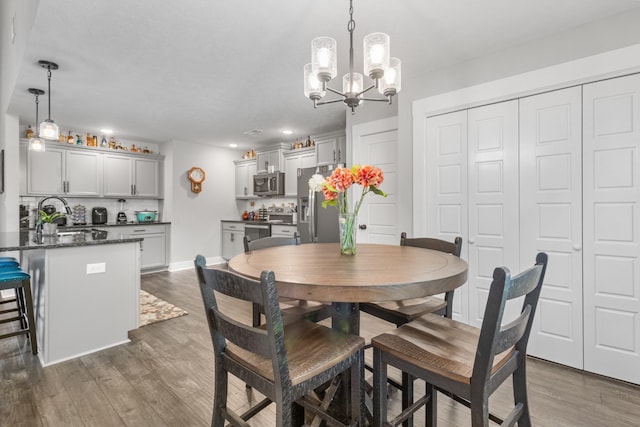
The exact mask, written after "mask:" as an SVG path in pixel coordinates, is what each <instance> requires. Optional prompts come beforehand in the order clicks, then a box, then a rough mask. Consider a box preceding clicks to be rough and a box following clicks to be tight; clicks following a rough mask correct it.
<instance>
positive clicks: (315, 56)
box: [304, 0, 401, 114]
mask: <svg viewBox="0 0 640 427" xmlns="http://www.w3.org/2000/svg"><path fill="white" fill-rule="evenodd" d="M355 28H356V22H355V21H354V20H353V0H350V1H349V22H348V24H347V30H348V31H349V72H348V73H347V74H345V75H344V76H343V78H342V91H338V90H335V89H332V88H330V87H328V86H327V83H329V81H330V80H332V79H333V78H334V77H336V75H337V74H338V66H337V59H336V47H337V43H336V41H335V40H334V39H333V38H331V37H317V38H315V39H313V40H312V41H311V63H309V64H307V65H305V66H304V95H305V96H306V97H307V98H309V99H310V100H311V101H313V106H314V108H315V107H317V106H318V105H324V104H332V103H334V102H341V101H342V102H343V103H344V104H345V105H346V106H347V107H348V108H349V109H351V114H355V108H356V107H357V106H358V105H360V104H361V103H362V101H383V102H387V103H389V104H391V100H392V99H393V96H394V95H395V94H396V93H398V92H400V88H401V81H400V78H401V64H400V60H399V59H398V58H392V57H390V56H389V46H390V42H389V36H388V35H386V34H385V33H371V34H368V35H367V36H365V38H364V43H363V47H364V51H363V56H364V74H366V75H367V76H369V78H370V79H371V80H373V84H371V85H370V86H368V87H365V82H364V76H363V75H362V74H360V73H355V72H354V71H353V31H354V30H355ZM374 88H375V89H378V92H380V94H381V95H382V96H384V98H365V97H364V94H365V93H366V92H368V91H370V90H371V89H374ZM327 91H329V92H332V93H334V94H336V95H338V96H339V98H338V99H333V100H329V101H320V99H322V98H323V97H324V96H325V94H326V92H327Z"/></svg>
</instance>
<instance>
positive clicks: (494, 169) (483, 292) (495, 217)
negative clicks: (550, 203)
mask: <svg viewBox="0 0 640 427" xmlns="http://www.w3.org/2000/svg"><path fill="white" fill-rule="evenodd" d="M468 126H469V128H468V137H469V144H468V150H469V177H468V186H469V258H468V259H469V283H468V286H469V323H470V324H472V325H476V326H480V324H481V323H482V318H483V316H484V309H485V306H486V302H487V297H488V294H489V286H490V285H491V281H492V278H493V270H494V269H495V268H496V267H500V266H506V267H508V268H509V269H510V270H511V272H512V273H513V274H516V273H517V272H518V271H519V258H518V232H519V229H520V223H519V217H518V101H517V100H513V101H506V102H501V103H498V104H492V105H487V106H484V107H478V108H472V109H470V110H469V111H468ZM518 313H519V309H517V307H516V304H510V305H508V306H507V311H506V313H505V319H507V320H508V319H513V318H515V317H516V316H517V314H518Z"/></svg>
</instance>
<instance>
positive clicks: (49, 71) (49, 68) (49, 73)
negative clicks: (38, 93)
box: [36, 65, 51, 121]
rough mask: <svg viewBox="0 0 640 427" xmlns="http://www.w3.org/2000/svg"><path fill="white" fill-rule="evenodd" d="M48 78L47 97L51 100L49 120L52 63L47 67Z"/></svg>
mask: <svg viewBox="0 0 640 427" xmlns="http://www.w3.org/2000/svg"><path fill="white" fill-rule="evenodd" d="M47 79H48V80H49V96H47V99H48V100H49V119H48V120H49V121H51V65H49V66H48V67H47ZM36 99H37V98H36Z"/></svg>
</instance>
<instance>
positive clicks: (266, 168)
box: [264, 160, 269, 171]
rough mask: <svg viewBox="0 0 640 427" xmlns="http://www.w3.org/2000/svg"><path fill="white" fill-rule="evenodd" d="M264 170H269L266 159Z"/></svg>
mask: <svg viewBox="0 0 640 427" xmlns="http://www.w3.org/2000/svg"><path fill="white" fill-rule="evenodd" d="M264 170H266V171H268V170H269V161H268V160H265V161H264Z"/></svg>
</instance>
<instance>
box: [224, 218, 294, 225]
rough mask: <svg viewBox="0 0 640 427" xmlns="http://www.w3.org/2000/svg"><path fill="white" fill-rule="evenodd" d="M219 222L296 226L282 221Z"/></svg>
mask: <svg viewBox="0 0 640 427" xmlns="http://www.w3.org/2000/svg"><path fill="white" fill-rule="evenodd" d="M220 221H221V222H238V223H242V224H267V225H298V224H297V223H295V222H283V221H279V220H271V221H267V220H265V221H256V220H253V221H250V220H243V219H222V220H220Z"/></svg>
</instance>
